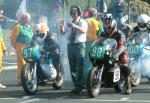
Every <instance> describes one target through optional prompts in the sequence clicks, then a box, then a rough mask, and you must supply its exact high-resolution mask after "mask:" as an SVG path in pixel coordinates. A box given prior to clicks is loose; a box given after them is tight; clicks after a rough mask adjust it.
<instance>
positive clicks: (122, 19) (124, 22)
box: [117, 15, 128, 29]
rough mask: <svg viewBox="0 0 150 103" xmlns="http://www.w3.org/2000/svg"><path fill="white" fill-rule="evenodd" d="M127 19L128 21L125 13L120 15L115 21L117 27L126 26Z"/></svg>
mask: <svg viewBox="0 0 150 103" xmlns="http://www.w3.org/2000/svg"><path fill="white" fill-rule="evenodd" d="M127 21H128V16H127V15H125V16H123V17H121V18H120V19H119V20H118V22H117V24H118V28H119V29H123V28H124V27H125V26H126V24H127Z"/></svg>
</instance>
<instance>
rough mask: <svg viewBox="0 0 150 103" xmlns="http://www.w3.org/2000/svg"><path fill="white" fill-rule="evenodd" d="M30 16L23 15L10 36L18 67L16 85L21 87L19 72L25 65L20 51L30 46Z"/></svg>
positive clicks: (27, 14) (31, 34) (31, 33)
mask: <svg viewBox="0 0 150 103" xmlns="http://www.w3.org/2000/svg"><path fill="white" fill-rule="evenodd" d="M30 19H31V16H30V14H29V13H23V14H22V15H21V19H20V20H19V23H18V24H17V25H16V26H15V28H14V30H13V31H12V34H11V36H10V42H11V45H12V47H14V48H15V51H16V54H17V65H18V81H17V85H21V72H22V67H23V65H24V64H25V60H24V59H23V56H22V50H23V48H24V47H26V46H28V45H30V43H31V40H32V36H33V32H32V29H31V26H30V24H29V22H30Z"/></svg>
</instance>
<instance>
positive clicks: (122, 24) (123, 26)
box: [118, 16, 132, 38]
mask: <svg viewBox="0 0 150 103" xmlns="http://www.w3.org/2000/svg"><path fill="white" fill-rule="evenodd" d="M127 20H128V17H127V16H124V17H121V18H120V19H119V21H118V29H119V30H121V31H122V32H123V33H124V34H125V35H126V38H128V37H129V36H130V35H131V31H132V27H131V26H130V25H129V24H128V23H127Z"/></svg>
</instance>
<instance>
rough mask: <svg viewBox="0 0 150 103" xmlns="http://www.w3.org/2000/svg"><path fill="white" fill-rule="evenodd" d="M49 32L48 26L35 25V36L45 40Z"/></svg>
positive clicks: (43, 24)
mask: <svg viewBox="0 0 150 103" xmlns="http://www.w3.org/2000/svg"><path fill="white" fill-rule="evenodd" d="M48 31H49V27H48V26H47V24H46V23H43V22H41V23H38V24H36V25H35V30H34V32H35V34H36V35H39V36H40V37H41V38H43V39H45V38H46V36H47V32H48Z"/></svg>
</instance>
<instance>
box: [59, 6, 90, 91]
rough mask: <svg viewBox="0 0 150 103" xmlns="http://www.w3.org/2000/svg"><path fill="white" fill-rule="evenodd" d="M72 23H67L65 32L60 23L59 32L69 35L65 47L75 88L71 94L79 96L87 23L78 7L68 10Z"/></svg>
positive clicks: (81, 84)
mask: <svg viewBox="0 0 150 103" xmlns="http://www.w3.org/2000/svg"><path fill="white" fill-rule="evenodd" d="M70 16H71V17H72V19H73V20H72V22H70V23H67V27H68V28H69V29H70V31H69V30H68V32H67V31H66V30H65V27H64V21H60V31H61V33H62V34H64V33H67V34H69V43H68V45H67V50H68V59H69V65H70V71H71V76H72V80H73V83H74V86H75V88H74V89H73V90H72V91H71V93H74V94H79V93H80V92H81V91H82V89H83V79H82V78H83V69H84V58H85V42H86V32H87V28H88V25H87V22H86V21H85V20H83V19H82V18H81V17H80V16H81V10H80V8H79V7H78V6H76V5H73V6H72V7H71V9H70Z"/></svg>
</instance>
